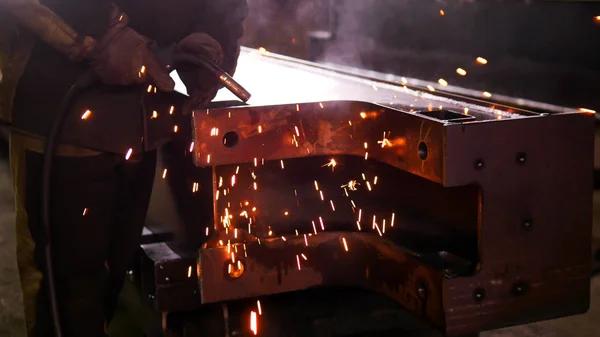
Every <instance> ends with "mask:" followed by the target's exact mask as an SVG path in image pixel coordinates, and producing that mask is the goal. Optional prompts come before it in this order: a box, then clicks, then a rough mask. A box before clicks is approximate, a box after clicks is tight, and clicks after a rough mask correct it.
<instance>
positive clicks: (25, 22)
mask: <svg viewBox="0 0 600 337" xmlns="http://www.w3.org/2000/svg"><path fill="white" fill-rule="evenodd" d="M0 11H2V12H7V13H10V14H11V15H12V16H13V17H14V18H15V19H16V20H17V21H18V22H19V24H21V25H22V26H24V27H26V28H27V29H29V30H30V31H32V32H33V33H34V34H35V35H36V36H38V37H39V38H40V39H41V40H43V41H44V42H46V43H48V44H49V45H50V46H52V47H53V48H55V49H56V50H58V51H59V52H61V53H63V54H65V55H66V56H68V57H69V58H70V59H71V60H84V59H85V58H87V57H89V55H90V54H91V53H92V51H93V49H94V47H95V41H94V39H92V38H91V37H80V36H79V35H78V34H77V32H75V30H73V29H72V28H71V27H69V26H68V25H67V24H66V23H65V22H64V21H63V20H62V19H61V18H60V17H59V16H58V15H56V14H55V13H54V12H52V11H51V10H50V9H48V8H47V7H46V6H44V5H42V4H40V3H39V1H38V0H0Z"/></svg>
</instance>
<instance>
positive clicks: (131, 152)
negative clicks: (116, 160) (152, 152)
mask: <svg viewBox="0 0 600 337" xmlns="http://www.w3.org/2000/svg"><path fill="white" fill-rule="evenodd" d="M132 154H133V149H132V148H129V150H127V154H126V155H125V160H129V158H131V155H132Z"/></svg>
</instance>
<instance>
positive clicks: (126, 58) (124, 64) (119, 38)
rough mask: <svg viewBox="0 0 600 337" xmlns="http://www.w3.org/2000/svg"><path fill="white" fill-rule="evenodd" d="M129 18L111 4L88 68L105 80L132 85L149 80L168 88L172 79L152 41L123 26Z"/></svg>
mask: <svg viewBox="0 0 600 337" xmlns="http://www.w3.org/2000/svg"><path fill="white" fill-rule="evenodd" d="M128 22H129V19H128V18H127V16H126V15H125V14H123V13H121V11H119V9H118V8H117V7H116V6H113V11H112V14H111V19H110V23H109V27H108V30H107V32H106V34H105V35H104V37H103V38H102V40H101V41H100V42H99V43H98V45H97V46H96V50H95V51H94V54H93V55H92V64H91V65H92V69H93V70H94V72H95V73H96V74H97V76H98V77H99V78H100V80H101V81H102V82H103V83H105V84H110V85H132V84H141V83H147V82H150V83H151V84H154V85H156V87H158V89H160V90H162V91H166V92H171V91H173V89H174V88H175V82H174V81H173V79H171V77H170V76H169V73H168V71H167V69H166V67H164V66H162V65H161V64H160V62H159V61H158V59H157V58H156V56H154V53H153V52H152V48H153V47H155V46H154V44H153V42H152V41H151V40H149V39H148V38H146V37H145V36H142V35H140V34H138V33H137V32H136V31H134V30H133V29H131V28H129V27H128V26H127V24H128Z"/></svg>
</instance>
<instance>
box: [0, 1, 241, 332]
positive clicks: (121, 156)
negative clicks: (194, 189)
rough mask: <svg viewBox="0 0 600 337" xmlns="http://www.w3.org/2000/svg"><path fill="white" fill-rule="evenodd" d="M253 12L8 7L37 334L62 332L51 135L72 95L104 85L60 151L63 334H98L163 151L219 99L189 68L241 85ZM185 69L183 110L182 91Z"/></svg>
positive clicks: (17, 166)
mask: <svg viewBox="0 0 600 337" xmlns="http://www.w3.org/2000/svg"><path fill="white" fill-rule="evenodd" d="M246 15H247V5H246V1H245V0H171V1H161V0H154V1H136V0H113V1H98V0H41V1H39V2H38V0H0V16H1V17H0V69H1V71H2V74H3V79H2V81H1V82H0V117H1V118H0V119H2V120H3V121H4V122H8V123H10V125H11V131H10V162H11V171H12V176H13V184H14V190H15V198H16V208H17V258H18V265H19V271H20V278H21V284H22V287H23V292H24V302H25V310H26V318H27V328H28V332H29V335H31V336H52V335H54V332H53V329H54V325H55V324H54V323H53V320H52V317H53V316H52V314H51V313H52V310H51V303H50V300H49V298H50V297H49V295H50V294H49V291H48V287H47V286H46V283H47V282H48V270H47V269H48V268H46V267H47V265H46V264H45V263H44V246H45V243H46V236H45V233H44V228H43V226H42V219H41V216H40V204H41V200H40V195H41V193H40V188H41V185H42V181H41V179H42V178H41V177H42V164H43V152H44V144H45V138H46V137H47V136H48V135H49V133H50V131H51V130H50V128H51V125H52V124H53V120H54V118H56V116H57V111H59V110H60V108H61V105H62V104H63V103H64V101H63V98H64V96H65V95H66V94H67V93H68V92H69V88H71V87H72V86H73V84H74V83H77V82H78V80H80V79H81V78H82V77H84V76H85V75H86V74H89V73H91V74H93V75H94V76H93V77H94V78H96V79H97V81H96V82H95V83H93V84H91V85H89V88H88V89H86V90H84V91H82V92H81V94H80V95H78V96H77V97H74V98H73V102H72V104H71V105H70V110H71V111H69V116H70V117H69V118H67V120H66V121H65V127H64V130H63V132H62V133H61V136H60V139H59V144H58V146H57V149H56V151H55V154H56V157H55V158H54V164H53V168H52V173H51V174H52V175H51V186H52V188H51V195H50V201H51V204H50V220H51V223H52V227H51V230H50V233H48V235H49V237H50V240H51V242H52V246H51V247H52V254H51V256H52V266H53V274H54V277H53V279H54V280H55V284H56V295H57V298H58V301H57V303H58V312H60V317H61V319H60V325H61V326H62V332H63V335H64V336H67V337H71V336H89V337H95V336H103V335H104V334H105V333H106V331H107V330H106V327H107V325H108V323H109V322H110V319H111V317H112V315H113V312H114V310H115V306H116V302H117V297H118V293H119V291H120V289H121V286H122V283H123V280H124V277H125V273H126V270H127V269H128V268H129V267H130V265H131V263H132V260H133V256H134V252H135V250H136V248H137V247H138V246H139V241H140V237H141V231H142V227H143V225H144V221H145V216H146V212H147V208H148V204H149V200H150V194H151V190H152V185H153V181H154V171H155V165H156V157H157V155H156V149H157V148H158V147H159V146H160V144H163V143H164V142H166V141H168V140H169V137H170V136H171V135H172V133H173V132H176V131H177V125H176V124H177V123H185V121H186V118H187V117H189V111H190V110H191V108H194V107H200V106H202V105H203V104H205V103H207V102H209V101H210V100H212V98H214V96H215V94H216V91H217V90H218V89H219V85H218V81H217V80H216V78H215V77H214V74H212V73H210V72H209V71H207V70H206V69H205V68H202V67H199V66H190V65H189V64H184V63H181V62H178V60H180V59H188V60H189V58H190V57H193V56H194V55H195V56H198V57H202V58H203V59H205V60H206V59H209V60H210V61H211V62H213V63H215V64H217V65H220V66H221V67H222V68H223V69H225V71H227V72H229V73H230V74H232V73H233V72H234V71H235V68H236V65H237V57H238V55H239V39H240V37H241V35H242V32H243V21H244V19H245V17H246ZM48 25H50V26H48ZM48 27H50V29H48ZM173 46H175V47H174V48H173ZM161 52H162V53H163V54H162V55H163V56H162V57H159V56H157V55H161ZM165 53H166V54H165ZM164 55H166V57H165V56H164ZM165 60H166V61H165ZM173 68H174V69H176V70H177V73H178V74H179V76H180V77H181V79H182V81H183V82H184V84H185V85H186V87H187V91H188V94H189V98H187V99H186V100H185V101H182V102H180V101H178V99H179V98H178V96H175V95H173V96H171V94H169V92H171V91H173V89H174V82H173V80H172V79H171V78H170V77H169V70H170V69H173ZM168 69H169V70H168ZM170 98H173V101H170ZM180 103H182V104H180ZM174 110H180V111H174ZM177 116H180V117H177ZM178 118H179V119H178ZM188 123H189V122H188Z"/></svg>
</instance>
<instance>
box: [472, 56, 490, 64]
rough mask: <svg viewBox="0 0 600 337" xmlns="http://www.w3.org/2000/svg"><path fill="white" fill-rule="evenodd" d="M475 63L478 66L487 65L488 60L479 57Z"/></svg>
mask: <svg viewBox="0 0 600 337" xmlns="http://www.w3.org/2000/svg"><path fill="white" fill-rule="evenodd" d="M475 61H476V62H477V63H479V64H487V63H488V60H486V59H484V58H483V57H481V56H479V57H478V58H477V59H476V60H475Z"/></svg>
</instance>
